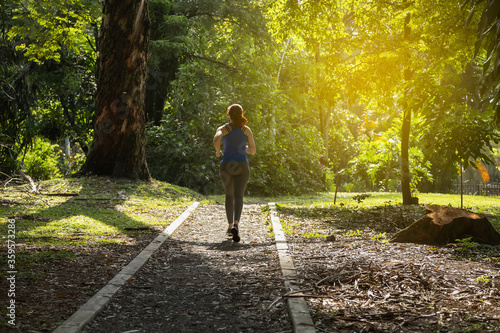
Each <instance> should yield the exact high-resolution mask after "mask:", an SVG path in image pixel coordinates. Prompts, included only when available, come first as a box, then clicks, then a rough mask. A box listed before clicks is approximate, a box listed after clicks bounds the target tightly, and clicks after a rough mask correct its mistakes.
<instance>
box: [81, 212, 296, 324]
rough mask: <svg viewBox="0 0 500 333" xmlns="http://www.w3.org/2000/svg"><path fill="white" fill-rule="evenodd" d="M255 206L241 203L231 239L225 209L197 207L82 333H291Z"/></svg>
mask: <svg viewBox="0 0 500 333" xmlns="http://www.w3.org/2000/svg"><path fill="white" fill-rule="evenodd" d="M260 209H261V207H260V206H259V205H256V204H251V205H245V207H244V211H243V217H242V222H241V227H240V235H241V242H240V243H234V242H233V241H232V240H231V239H230V238H228V237H227V236H226V235H225V231H226V222H225V218H224V216H225V215H224V207H223V206H222V205H211V206H200V207H198V208H197V209H196V210H195V211H194V213H193V214H192V215H191V217H190V218H188V220H186V221H185V222H184V223H183V224H182V225H181V226H180V227H179V228H178V229H177V230H176V232H175V233H174V234H173V235H172V236H171V237H170V239H168V240H167V241H166V242H165V244H164V245H163V246H162V247H161V248H160V249H159V250H158V251H157V252H156V253H155V254H154V255H153V257H152V258H151V259H150V260H149V261H148V263H147V264H146V265H145V266H144V267H143V268H142V269H141V270H140V271H139V272H138V273H137V274H136V276H135V277H134V279H133V280H130V281H128V283H127V284H126V286H124V287H123V288H122V289H120V291H119V292H118V293H117V294H116V295H115V297H114V298H113V299H112V300H111V302H110V303H109V304H108V306H107V307H106V308H105V309H104V310H103V311H102V312H101V313H100V314H99V315H98V316H97V318H96V319H95V320H94V321H92V322H91V323H90V324H89V325H87V327H86V328H85V329H84V331H83V332H86V333H90V332H92V333H94V332H106V333H109V332H266V333H267V332H291V331H292V329H291V324H290V319H289V317H288V312H287V308H286V304H285V303H284V302H283V300H281V299H280V296H281V295H283V294H284V293H286V291H285V290H284V285H283V279H282V275H281V271H280V267H279V263H278V260H277V251H276V247H275V243H274V240H273V238H272V237H270V236H269V235H268V231H267V229H266V226H265V221H264V217H263V216H262V214H261V211H260ZM277 300H279V301H277Z"/></svg>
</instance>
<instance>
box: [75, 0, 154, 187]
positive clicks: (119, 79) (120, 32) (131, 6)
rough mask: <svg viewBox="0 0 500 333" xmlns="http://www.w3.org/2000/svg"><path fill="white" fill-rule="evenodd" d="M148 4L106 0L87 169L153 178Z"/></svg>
mask: <svg viewBox="0 0 500 333" xmlns="http://www.w3.org/2000/svg"><path fill="white" fill-rule="evenodd" d="M147 6H148V2H147V0H106V1H104V9H103V11H104V17H103V22H102V28H101V36H100V39H99V52H100V53H99V59H98V70H97V101H96V118H95V125H94V140H93V142H92V145H91V147H90V151H89V153H88V155H87V160H86V162H85V164H84V166H83V167H82V170H81V172H80V173H81V174H96V175H108V176H114V177H126V178H133V179H149V178H150V174H149V169H148V166H147V163H146V154H145V147H146V133H145V103H144V99H145V98H144V97H145V87H146V60H147V48H148V42H149V16H148V8H147Z"/></svg>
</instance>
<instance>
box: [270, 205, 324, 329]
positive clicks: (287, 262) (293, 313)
mask: <svg viewBox="0 0 500 333" xmlns="http://www.w3.org/2000/svg"><path fill="white" fill-rule="evenodd" d="M268 205H269V210H270V212H271V222H272V224H273V230H274V235H275V239H276V248H277V250H278V256H279V260H280V265H281V271H282V273H283V278H284V280H285V287H286V288H287V289H288V290H289V291H291V292H294V291H299V290H300V288H299V285H298V284H297V272H296V270H295V266H294V265H293V261H292V257H291V256H290V254H289V253H288V244H287V242H286V238H285V233H284V232H283V228H282V227H281V223H280V219H279V217H278V213H277V212H276V204H275V203H274V202H270V203H269V204H268ZM287 305H288V313H289V314H290V318H291V319H292V329H293V332H295V333H315V332H316V328H315V326H314V323H313V320H312V318H311V315H310V313H309V308H308V307H307V303H306V301H305V300H304V298H303V297H293V298H288V299H287Z"/></svg>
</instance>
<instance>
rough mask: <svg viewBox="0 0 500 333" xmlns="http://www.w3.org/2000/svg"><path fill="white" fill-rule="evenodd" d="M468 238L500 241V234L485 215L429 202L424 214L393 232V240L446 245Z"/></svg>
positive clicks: (490, 242) (493, 241)
mask: <svg viewBox="0 0 500 333" xmlns="http://www.w3.org/2000/svg"><path fill="white" fill-rule="evenodd" d="M469 237H472V238H473V241H475V242H481V243H486V244H495V245H496V244H500V234H499V233H498V232H497V231H496V230H495V228H494V227H493V226H492V225H491V223H490V222H489V221H488V219H487V218H486V217H485V216H484V215H481V214H476V213H473V212H469V211H467V210H465V209H459V208H453V207H448V206H438V205H429V206H427V207H426V215H425V216H424V217H422V218H420V219H419V220H417V221H415V222H414V223H413V224H412V225H410V226H409V227H408V228H406V229H404V230H401V231H400V232H398V233H397V234H396V235H394V237H393V238H392V239H391V242H399V243H417V244H429V245H443V244H447V243H450V242H455V241H456V240H457V239H464V238H469Z"/></svg>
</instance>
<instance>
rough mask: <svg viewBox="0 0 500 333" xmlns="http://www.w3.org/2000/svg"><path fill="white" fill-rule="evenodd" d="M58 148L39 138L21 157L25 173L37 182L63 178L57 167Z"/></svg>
mask: <svg viewBox="0 0 500 333" xmlns="http://www.w3.org/2000/svg"><path fill="white" fill-rule="evenodd" d="M58 147H59V146H58V145H57V144H52V143H50V141H48V140H47V139H43V138H37V139H36V140H35V141H34V143H33V145H32V146H31V147H30V148H29V149H28V150H27V151H26V154H25V155H24V156H22V155H21V156H20V157H19V159H20V160H21V165H23V166H24V168H23V169H24V172H25V173H27V174H28V175H30V176H31V177H32V178H33V179H36V180H47V179H52V178H58V177H61V172H60V171H59V168H58V166H57V165H58V160H57V158H58Z"/></svg>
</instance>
